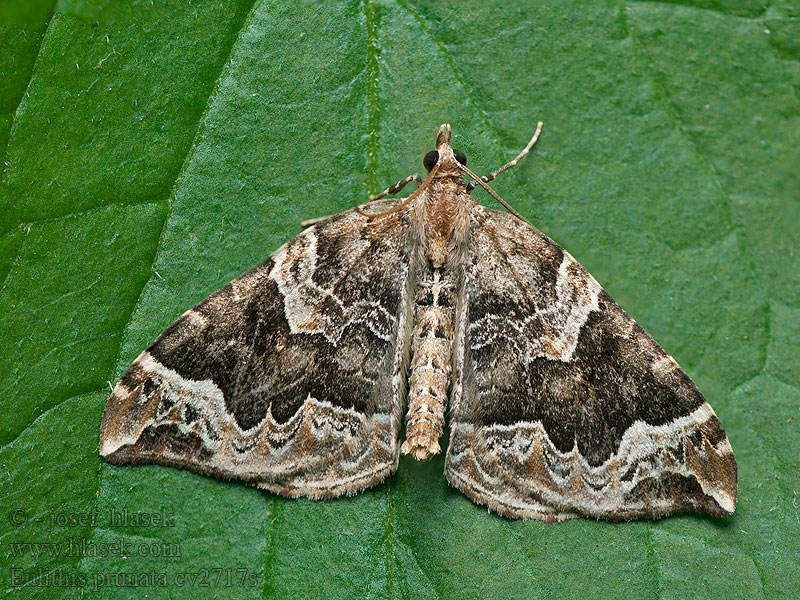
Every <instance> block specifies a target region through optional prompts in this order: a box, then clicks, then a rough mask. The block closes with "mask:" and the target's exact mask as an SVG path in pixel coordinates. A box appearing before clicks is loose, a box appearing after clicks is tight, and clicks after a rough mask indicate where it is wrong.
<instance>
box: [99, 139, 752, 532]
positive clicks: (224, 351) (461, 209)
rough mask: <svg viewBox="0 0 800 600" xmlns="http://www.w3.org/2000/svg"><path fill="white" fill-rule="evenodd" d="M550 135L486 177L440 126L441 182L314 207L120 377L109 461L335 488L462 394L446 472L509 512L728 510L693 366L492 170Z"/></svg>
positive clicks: (261, 483) (728, 493) (355, 483)
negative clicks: (481, 200) (314, 217)
mask: <svg viewBox="0 0 800 600" xmlns="http://www.w3.org/2000/svg"><path fill="white" fill-rule="evenodd" d="M540 131H541V123H539V127H538V128H537V132H536V135H535V136H534V137H533V139H532V140H531V141H530V143H529V144H528V145H527V146H526V148H525V149H524V150H523V151H522V152H521V153H520V154H519V155H518V156H517V157H516V158H515V159H514V160H513V161H511V162H510V163H508V164H507V165H504V166H503V167H501V168H500V169H498V170H497V171H495V172H493V173H491V174H490V175H487V176H484V177H482V178H481V177H477V176H476V175H475V174H473V172H472V171H471V170H469V169H468V168H467V166H466V163H467V160H466V157H465V156H464V154H463V153H461V152H460V151H458V150H454V149H453V148H452V146H451V143H450V140H451V129H450V126H449V125H447V124H445V125H442V126H441V127H440V129H439V131H438V134H437V137H436V149H435V150H432V151H431V152H429V153H428V154H426V155H425V157H424V160H423V164H424V166H425V168H426V169H427V171H428V175H427V178H426V179H425V180H424V181H421V179H420V178H419V177H418V176H417V175H412V176H410V177H407V178H406V179H403V180H402V181H400V182H398V183H396V184H395V185H393V186H391V187H389V188H388V189H387V190H385V191H384V192H383V193H381V194H379V195H378V196H376V197H375V198H374V199H373V200H372V201H371V202H368V203H366V204H364V205H362V206H360V207H355V208H353V209H351V210H348V211H346V212H343V213H340V214H337V215H334V216H331V217H327V218H324V219H321V220H318V221H317V222H314V223H313V224H312V225H311V226H310V227H308V228H307V229H305V231H303V232H302V233H301V234H300V235H298V236H297V237H295V238H294V239H292V240H290V241H289V242H287V243H286V244H285V245H284V246H282V247H281V248H279V249H278V250H277V251H276V252H275V253H274V254H273V255H272V256H270V257H269V258H268V259H267V260H266V261H265V262H263V263H262V264H260V265H258V266H257V267H255V268H254V269H252V270H250V271H248V272H247V273H245V274H244V275H242V276H240V277H239V278H237V279H235V280H234V281H233V282H231V283H229V284H228V285H226V286H225V287H223V288H222V289H220V290H219V291H217V292H215V293H214V294H212V295H211V296H209V297H208V298H206V299H205V300H203V301H202V302H200V303H199V304H197V305H196V306H195V307H194V308H192V309H190V310H188V311H187V312H185V313H184V314H183V315H182V316H181V317H180V318H179V319H178V320H177V321H176V322H175V323H173V324H172V325H171V326H170V327H169V328H167V330H166V331H164V332H163V333H162V334H161V335H160V336H159V337H158V339H157V340H156V341H155V342H154V343H153V344H152V345H151V346H150V347H149V348H147V349H146V350H145V351H144V352H142V354H141V355H140V356H139V357H138V358H137V359H136V360H135V361H134V363H133V364H132V365H131V366H130V368H129V369H128V370H127V371H126V372H125V374H124V375H123V376H122V378H121V379H120V380H119V383H117V385H116V387H115V388H114V390H113V393H112V395H111V397H110V398H109V400H108V403H107V405H106V408H105V412H104V413H103V421H102V425H101V428H100V453H101V454H102V456H104V457H105V458H106V460H108V461H109V462H111V463H115V464H123V463H154V464H160V465H170V466H173V467H179V468H184V469H189V470H192V471H196V472H199V473H203V474H206V475H210V476H213V477H218V478H222V479H238V480H243V481H245V482H247V483H250V484H253V485H256V486H258V487H259V488H263V489H266V490H269V491H271V492H275V493H277V494H281V495H283V496H289V497H297V496H307V497H309V498H315V499H322V498H333V497H336V496H341V495H343V494H353V493H355V492H357V491H358V490H362V489H364V488H367V487H369V486H374V485H377V484H378V483H380V482H382V481H383V480H384V479H386V478H387V477H388V476H389V475H391V474H392V473H393V472H394V471H395V470H396V469H397V467H398V461H399V456H400V454H401V452H402V453H405V454H410V455H412V456H413V457H414V458H415V459H417V460H427V459H429V458H431V457H432V456H434V455H436V454H437V453H439V452H440V446H439V438H440V436H441V435H442V431H443V425H444V421H445V412H446V409H448V407H449V429H450V437H449V445H448V447H447V454H446V459H445V476H446V478H447V480H448V481H449V482H450V483H451V484H452V485H453V486H455V487H456V488H458V489H459V490H461V491H462V492H463V493H464V494H466V495H467V496H468V497H469V498H471V499H472V500H474V501H475V502H478V503H481V504H485V505H487V506H488V507H489V508H490V509H491V510H494V511H496V512H498V513H499V514H501V515H504V516H506V517H514V518H533V519H540V520H542V521H547V522H553V521H561V520H563V519H567V518H571V517H577V516H583V517H596V518H601V519H607V520H611V521H620V520H630V519H636V518H658V517H662V516H665V515H670V514H674V513H680V512H687V511H696V512H703V513H708V514H711V515H714V516H718V517H722V516H725V515H727V514H730V513H731V512H733V510H734V508H735V506H736V492H737V466H736V460H735V458H734V455H733V450H732V449H731V445H730V443H729V441H728V438H727V436H726V434H725V431H724V430H723V428H722V426H721V424H720V422H719V420H718V419H717V417H716V415H715V414H714V411H713V410H712V409H711V406H709V404H708V403H707V402H706V401H705V399H704V398H703V396H702V395H701V393H700V392H699V391H698V389H697V388H696V387H695V385H694V383H693V382H692V381H691V379H689V377H688V376H687V375H686V373H685V372H684V371H683V370H682V369H681V368H680V367H679V366H678V364H677V363H676V362H675V360H674V359H673V358H672V357H671V356H670V355H669V354H667V353H666V352H665V351H664V350H663V349H662V348H661V346H659V345H658V344H657V343H656V342H655V340H653V338H652V337H651V336H650V335H649V334H648V333H647V332H646V331H645V330H644V329H642V327H640V326H639V325H638V324H637V323H636V322H635V321H634V320H633V319H632V318H631V317H630V316H629V315H628V314H627V313H625V311H623V310H622V309H621V308H620V307H619V305H617V303H616V302H614V300H613V299H612V298H611V297H610V296H609V295H608V294H607V293H606V292H605V291H604V290H603V288H601V287H600V285H599V284H598V283H597V281H595V279H594V278H593V277H592V276H591V275H590V274H589V273H588V272H587V271H586V270H585V269H584V268H583V267H582V266H581V265H580V264H578V262H577V261H576V260H575V259H574V258H573V257H572V256H571V255H570V254H569V253H568V252H567V251H565V250H564V249H563V248H562V247H561V246H559V245H558V244H556V243H555V242H554V241H553V240H551V239H550V238H549V237H547V236H546V235H544V234H543V233H542V232H540V231H539V230H538V229H536V228H535V227H533V226H532V225H531V224H529V223H528V222H527V221H525V219H523V218H522V217H521V216H520V215H519V214H518V213H516V211H514V210H513V209H512V208H511V207H510V206H508V205H507V204H506V203H505V202H503V201H502V200H501V199H500V198H499V197H498V196H497V195H496V194H495V193H494V192H493V191H492V189H491V188H490V187H489V186H488V185H487V183H488V182H489V181H491V180H492V179H493V178H494V177H495V176H496V175H497V174H498V173H500V172H502V171H504V170H506V169H507V168H509V167H512V166H514V165H515V164H516V163H517V161H519V160H520V159H521V158H522V157H523V156H524V155H525V154H526V153H527V152H528V151H529V150H530V148H531V146H532V145H533V143H534V142H535V141H536V139H537V137H538V135H539V132H540ZM465 177H469V178H470V180H471V181H470V182H469V183H467V182H466V179H465ZM411 182H414V183H415V184H416V186H417V189H416V190H414V191H413V192H412V193H411V194H410V195H408V196H407V197H405V198H399V199H398V198H394V199H388V198H387V196H389V195H391V194H394V193H396V192H399V191H400V190H401V189H402V188H403V187H404V186H406V185H407V184H409V183H411ZM476 185H480V186H481V187H483V188H485V189H486V190H487V191H489V192H490V193H491V194H492V195H493V196H495V197H496V198H497V199H498V200H500V202H502V203H503V205H504V206H506V207H507V208H508V209H509V211H510V212H504V211H500V210H494V209H489V208H486V207H484V206H481V205H480V204H478V203H477V202H476V201H475V199H473V197H472V195H471V194H470V192H471V191H472V190H473V189H474V187H475V186H476ZM404 416H405V419H403V417H404ZM403 422H405V438H404V441H403V443H402V445H401V443H400V439H401V430H402V425H403Z"/></svg>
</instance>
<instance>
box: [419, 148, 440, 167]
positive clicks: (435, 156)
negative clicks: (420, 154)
mask: <svg viewBox="0 0 800 600" xmlns="http://www.w3.org/2000/svg"><path fill="white" fill-rule="evenodd" d="M437 162H439V153H438V152H437V151H436V150H431V151H430V152H428V153H427V154H426V155H425V158H423V159H422V164H423V166H424V167H425V168H426V169H427V170H428V171H430V170H431V169H433V167H434V166H436V163H437Z"/></svg>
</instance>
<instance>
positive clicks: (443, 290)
mask: <svg viewBox="0 0 800 600" xmlns="http://www.w3.org/2000/svg"><path fill="white" fill-rule="evenodd" d="M453 289H454V287H453V285H452V283H451V282H449V281H448V280H447V279H446V278H445V277H444V276H443V275H442V271H441V269H434V270H433V272H432V277H431V278H429V279H426V280H424V281H421V282H419V283H418V287H417V292H416V298H415V307H414V339H413V343H412V352H413V355H412V359H411V375H410V379H409V390H408V413H407V414H406V441H405V443H404V444H403V447H402V448H401V450H402V452H403V454H412V455H413V456H414V458H416V459H417V460H428V459H429V458H431V457H432V456H434V455H435V454H438V453H439V452H440V448H439V436H440V435H441V434H442V424H443V422H444V410H445V406H446V403H447V390H448V387H449V385H450V372H451V356H452V344H453V319H454V308H453V306H454V303H453Z"/></svg>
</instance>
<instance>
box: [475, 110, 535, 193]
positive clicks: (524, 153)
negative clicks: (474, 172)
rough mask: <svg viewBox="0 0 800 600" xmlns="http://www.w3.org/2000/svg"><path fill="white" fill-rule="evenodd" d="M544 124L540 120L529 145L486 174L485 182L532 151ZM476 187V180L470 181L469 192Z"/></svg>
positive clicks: (482, 178)
mask: <svg viewBox="0 0 800 600" xmlns="http://www.w3.org/2000/svg"><path fill="white" fill-rule="evenodd" d="M543 125H544V124H543V123H542V122H541V121H539V123H538V124H537V125H536V133H534V134H533V137H532V138H531V141H530V142H528V145H527V146H525V147H524V148H523V149H522V152H520V153H519V154H517V156H515V157H514V159H513V160H511V161H509V162H507V163H506V164H504V165H503V166H502V167H500V168H499V169H497V170H496V171H493V172H491V173H489V174H488V175H484V176H483V177H481V180H482V181H483V182H484V183H489V182H490V181H491V180H492V179H494V178H495V177H497V176H498V175H500V173H502V172H503V171H505V170H506V169H510V168H511V167H513V166H515V165H516V164H517V163H518V162H519V161H520V160H522V158H523V157H524V156H525V155H526V154H527V153H528V152H529V151H530V149H531V148H532V147H533V145H534V144H535V143H536V140H538V139H539V134H540V133H542V126H543ZM474 189H475V182H474V181H470V182H469V185H467V193H470V192H471V191H472V190H474Z"/></svg>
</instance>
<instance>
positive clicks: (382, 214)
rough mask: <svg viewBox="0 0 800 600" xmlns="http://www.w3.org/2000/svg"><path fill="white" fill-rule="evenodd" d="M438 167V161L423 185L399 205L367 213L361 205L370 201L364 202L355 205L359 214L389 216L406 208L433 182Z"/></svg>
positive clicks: (375, 216) (372, 217)
mask: <svg viewBox="0 0 800 600" xmlns="http://www.w3.org/2000/svg"><path fill="white" fill-rule="evenodd" d="M438 169H439V163H436V164H435V165H434V166H433V169H431V172H430V173H428V177H427V178H426V179H425V181H423V182H422V185H421V186H419V187H418V188H417V189H415V190H414V191H413V192H411V194H409V196H408V198H406V199H405V200H403V201H402V202H401V203H400V204H398V205H397V206H393V207H392V208H390V209H389V210H385V211H383V212H379V213H375V214H370V213H366V212H364V211H363V210H361V207H362V206H365V205H366V204H369V202H365V203H364V204H362V205H360V206H359V205H357V206H355V207H354V208H355V209H356V212H357V213H358V214H360V215H361V216H363V217H367V218H368V219H378V218H380V217H385V216H387V215H390V214H392V213H395V212H397V211H398V210H401V209H402V208H404V207H405V206H407V205H408V203H409V202H411V201H412V200H413V199H414V198H416V197H417V196H419V193H420V192H421V191H422V190H424V189H425V186H427V185H428V184H429V183H430V182H431V179H432V178H433V174H434V173H436V171H437V170H438Z"/></svg>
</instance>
